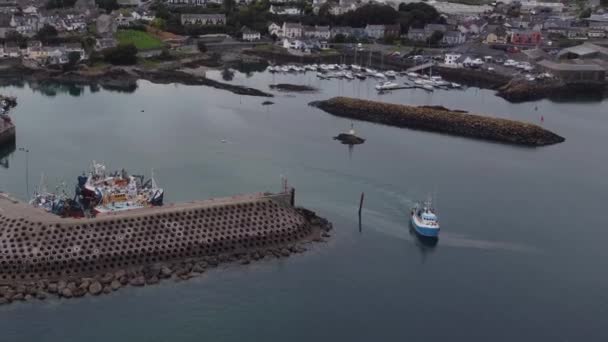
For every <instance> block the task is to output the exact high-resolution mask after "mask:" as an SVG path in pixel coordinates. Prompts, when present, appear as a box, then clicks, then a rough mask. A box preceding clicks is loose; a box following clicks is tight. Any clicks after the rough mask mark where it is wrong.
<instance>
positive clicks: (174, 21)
mask: <svg viewBox="0 0 608 342" xmlns="http://www.w3.org/2000/svg"><path fill="white" fill-rule="evenodd" d="M607 36H608V10H607V9H606V7H605V2H604V3H603V2H601V1H595V2H594V1H589V2H577V3H575V4H570V3H568V2H555V1H550V2H549V1H546V2H545V1H537V0H530V1H509V0H507V1H502V2H497V3H493V4H491V5H465V4H460V3H458V4H457V3H449V2H437V1H426V2H411V1H409V2H408V3H398V2H391V1H386V2H374V1H369V2H363V1H354V0H339V1H324V0H310V1H308V0H307V1H298V2H294V1H287V0H272V1H269V0H259V1H253V0H242V1H234V0H221V1H220V0H166V1H164V0H163V1H158V0H157V1H151V2H142V1H138V0H97V1H93V0H73V1H58V0H48V1H31V0H29V1H28V0H21V1H7V2H4V3H3V5H2V6H1V7H0V58H1V59H3V60H11V61H13V62H14V61H15V60H18V61H20V62H21V63H23V64H24V65H27V66H28V67H38V68H41V67H46V66H53V65H56V66H61V67H63V68H66V67H68V68H71V67H74V66H77V65H79V64H83V65H94V64H96V63H97V64H98V63H109V64H136V63H140V62H142V61H144V60H145V59H150V58H152V59H154V60H156V61H157V62H158V61H160V62H162V61H169V60H174V61H175V60H180V59H183V58H186V57H187V58H192V57H193V56H196V55H198V54H205V53H208V52H207V49H206V48H202V49H201V48H200V47H201V46H202V45H204V44H208V45H210V46H213V47H214V49H213V52H214V53H218V54H220V55H221V54H222V53H224V52H225V51H233V50H234V49H237V51H238V49H242V48H243V47H246V46H247V44H255V45H269V46H276V47H279V48H282V49H283V50H282V51H284V53H289V54H293V55H306V54H309V55H314V54H318V53H323V51H334V52H336V53H342V52H340V51H343V50H344V49H348V48H352V46H353V44H361V45H362V46H367V45H368V44H375V45H374V46H375V48H374V49H376V50H378V51H384V52H383V53H385V54H387V56H388V55H389V54H390V55H391V56H393V57H394V56H396V55H395V53H396V52H398V55H399V56H401V58H403V59H405V58H409V57H412V52H411V51H418V52H417V53H418V55H426V57H424V56H423V57H421V58H417V59H416V60H421V61H422V62H424V61H428V60H429V59H433V60H441V61H443V62H444V63H442V64H444V65H445V66H448V67H452V68H463V67H470V66H471V65H473V66H474V67H476V68H479V69H482V70H486V71H491V72H503V73H504V74H513V75H519V74H521V73H520V72H516V73H515V72H513V70H512V69H511V68H509V63H511V62H508V61H511V60H512V61H514V62H516V63H524V64H523V65H524V66H528V65H529V66H531V68H532V69H531V70H529V71H532V70H533V71H534V72H536V73H539V72H541V71H543V72H547V73H551V74H552V75H555V76H556V77H560V78H563V79H564V80H568V81H575V80H576V81H578V82H584V81H593V82H597V81H603V80H604V79H605V75H606V70H608V54H607V52H606V51H607V48H608V43H607V40H606V38H607ZM222 44H223V45H222ZM239 44H241V45H239ZM408 51H409V52H408ZM455 56H458V58H456V57H455ZM414 57H415V54H414ZM471 60H478V61H479V60H481V61H484V64H481V63H473V64H472V63H470V61H471ZM446 61H447V62H446ZM409 62H412V61H411V60H410V61H409ZM486 62H487V63H486ZM505 62H508V63H507V65H506V68H505ZM526 69H529V68H525V67H524V68H521V70H523V71H527V70H526ZM528 74H530V75H532V74H531V73H528ZM528 74H526V75H522V77H524V76H525V77H524V78H528V79H530V78H531V77H528ZM532 76H533V75H532Z"/></svg>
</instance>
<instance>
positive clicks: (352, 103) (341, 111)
mask: <svg viewBox="0 0 608 342" xmlns="http://www.w3.org/2000/svg"><path fill="white" fill-rule="evenodd" d="M310 105H311V106H314V107H317V108H320V109H322V110H324V111H326V112H328V113H330V114H333V115H336V116H340V117H346V118H350V119H357V120H364V121H369V122H375V123H380V124H384V125H390V126H396V127H403V128H411V129H419V130H425V131H432V132H439V133H443V134H450V135H457V136H463V137H469V138H475V139H483V140H490V141H496V142H501V143H507V144H516V145H524V146H533V147H534V146H545V145H552V144H557V143H560V142H563V141H564V140H565V139H564V138H563V137H561V136H559V135H557V134H555V133H553V132H551V131H548V130H546V129H544V128H542V127H540V126H537V125H534V124H530V123H526V122H520V121H514V120H507V119H501V118H493V117H488V116H482V115H476V114H471V113H466V112H462V111H456V110H449V109H447V108H443V107H437V106H420V107H416V106H406V105H398V104H391V103H385V102H377V101H369V100H360V99H354V98H348V97H334V98H331V99H329V100H326V101H315V102H311V103H310Z"/></svg>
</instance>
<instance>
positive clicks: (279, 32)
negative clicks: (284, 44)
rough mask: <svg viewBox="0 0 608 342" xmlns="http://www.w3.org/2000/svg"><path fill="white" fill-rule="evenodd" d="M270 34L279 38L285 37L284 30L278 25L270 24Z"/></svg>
mask: <svg viewBox="0 0 608 342" xmlns="http://www.w3.org/2000/svg"><path fill="white" fill-rule="evenodd" d="M268 33H269V34H270V35H271V36H272V35H273V34H274V35H275V36H277V37H283V28H282V27H281V26H279V25H277V24H276V23H270V25H268Z"/></svg>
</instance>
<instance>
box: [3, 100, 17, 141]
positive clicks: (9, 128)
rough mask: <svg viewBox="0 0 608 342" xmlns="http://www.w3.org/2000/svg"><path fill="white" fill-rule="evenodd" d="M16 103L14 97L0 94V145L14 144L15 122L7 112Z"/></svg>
mask: <svg viewBox="0 0 608 342" xmlns="http://www.w3.org/2000/svg"><path fill="white" fill-rule="evenodd" d="M16 105H17V100H16V99H15V98H14V97H5V96H1V95H0V147H3V146H5V145H14V144H15V124H14V123H13V120H12V119H11V118H10V117H9V116H8V112H9V110H10V109H11V108H13V107H15V106H16Z"/></svg>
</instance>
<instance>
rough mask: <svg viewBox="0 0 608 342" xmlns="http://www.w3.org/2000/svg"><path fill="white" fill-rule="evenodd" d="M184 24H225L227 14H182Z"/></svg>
mask: <svg viewBox="0 0 608 342" xmlns="http://www.w3.org/2000/svg"><path fill="white" fill-rule="evenodd" d="M180 18H181V23H182V25H196V26H225V25H226V15H225V14H182V15H181V17H180Z"/></svg>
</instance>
